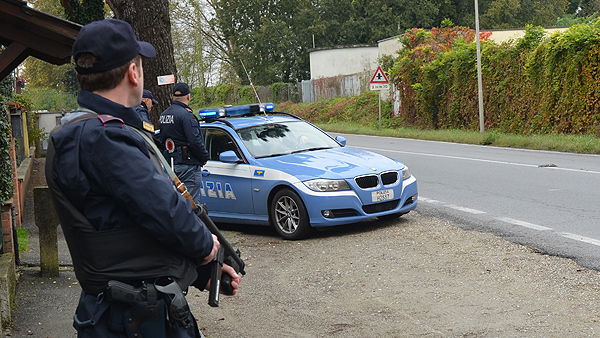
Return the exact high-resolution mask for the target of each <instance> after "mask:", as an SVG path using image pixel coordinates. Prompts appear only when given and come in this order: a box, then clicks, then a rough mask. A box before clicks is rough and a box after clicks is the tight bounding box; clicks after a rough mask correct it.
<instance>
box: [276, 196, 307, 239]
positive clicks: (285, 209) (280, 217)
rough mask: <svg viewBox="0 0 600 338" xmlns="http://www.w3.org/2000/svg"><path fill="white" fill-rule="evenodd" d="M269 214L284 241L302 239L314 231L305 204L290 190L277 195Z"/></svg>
mask: <svg viewBox="0 0 600 338" xmlns="http://www.w3.org/2000/svg"><path fill="white" fill-rule="evenodd" d="M269 213H270V217H269V220H270V222H271V225H273V227H274V228H275V230H276V231H277V233H279V235H280V236H281V237H283V238H284V239H289V240H296V239H302V238H305V237H306V236H308V235H309V234H310V232H311V230H312V228H311V227H310V222H309V221H308V213H307V212H306V208H305V207H304V203H302V200H301V199H300V197H299V196H298V194H296V193H295V192H293V191H292V190H290V189H282V190H279V191H278V192H277V193H275V196H273V200H272V201H271V207H270V209H269Z"/></svg>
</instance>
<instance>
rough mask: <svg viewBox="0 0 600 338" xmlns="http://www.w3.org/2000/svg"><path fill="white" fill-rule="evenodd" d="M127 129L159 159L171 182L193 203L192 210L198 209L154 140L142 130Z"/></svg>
mask: <svg viewBox="0 0 600 338" xmlns="http://www.w3.org/2000/svg"><path fill="white" fill-rule="evenodd" d="M127 127H129V129H131V130H133V131H135V132H136V133H138V134H139V135H140V136H141V137H142V138H143V139H144V141H145V142H146V144H147V145H148V147H149V148H150V149H151V151H152V152H153V153H154V154H155V155H156V158H158V160H159V161H160V164H161V166H162V167H163V170H164V171H165V172H166V174H167V175H168V176H169V178H170V179H171V181H173V183H174V184H175V187H176V188H177V191H179V192H180V193H181V194H182V195H183V197H185V198H187V199H188V200H189V201H190V202H191V203H192V209H197V208H198V205H196V203H195V202H194V200H193V199H192V196H191V195H190V194H189V192H188V191H187V188H185V185H183V183H181V181H180V180H179V178H178V177H177V175H176V174H175V172H173V169H172V168H171V166H169V163H167V160H166V159H165V157H164V156H163V154H162V152H161V151H160V150H159V149H158V147H157V146H156V144H155V143H154V140H152V139H151V138H150V136H148V134H146V133H145V132H144V131H141V130H139V129H137V128H134V127H131V126H127Z"/></svg>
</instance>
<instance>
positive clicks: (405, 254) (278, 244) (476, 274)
mask: <svg viewBox="0 0 600 338" xmlns="http://www.w3.org/2000/svg"><path fill="white" fill-rule="evenodd" d="M26 226H27V225H26ZM29 226H31V225H29ZM224 233H225V234H226V236H227V237H228V238H229V240H230V242H232V244H233V245H234V246H236V247H238V248H239V249H240V250H241V251H242V257H243V258H244V260H245V262H246V264H247V267H246V271H247V275H246V276H245V277H244V279H243V282H242V289H241V292H240V294H239V295H238V296H236V297H223V298H222V299H221V306H220V307H219V308H211V307H209V306H208V305H207V300H208V295H207V293H206V292H198V291H192V292H191V293H190V295H189V296H188V302H189V303H190V306H191V308H192V310H193V312H194V314H195V315H196V317H197V318H198V322H199V326H200V327H201V328H202V331H203V332H204V334H205V335H206V336H207V337H323V336H334V337H336V336H337V337H342V336H343V337H408V336H411V337H412V336H425V337H498V336H503V337H505V336H509V337H525V336H526V337H588V336H599V335H600V309H599V306H598V304H600V303H599V300H600V299H599V298H600V283H599V281H600V273H599V272H597V271H593V270H589V269H585V268H582V267H581V266H579V265H577V264H576V263H575V262H573V261H571V260H568V259H564V258H558V257H553V256H548V255H543V254H540V253H538V252H537V251H536V250H534V249H531V248H527V247H524V246H521V245H517V244H513V243H510V242H507V241H506V240H504V239H501V238H499V237H497V236H495V235H493V234H488V233H481V232H477V231H468V230H463V229H461V228H460V227H458V226H457V224H454V223H450V222H448V221H445V220H442V219H439V218H434V217H430V216H428V215H426V214H422V213H420V212H419V211H418V209H417V211H416V212H411V213H410V214H408V215H405V216H403V217H402V218H401V219H399V220H398V221H390V222H378V221H373V222H367V223H361V224H356V225H351V226H344V227H338V228H335V229H329V230H327V231H321V232H318V233H316V234H315V235H314V236H313V237H311V238H310V239H307V240H303V241H293V242H292V241H284V240H281V239H280V238H278V237H277V236H276V235H275V234H274V232H272V231H271V230H269V229H265V228H260V227H244V226H228V227H226V230H225V231H224ZM33 237H34V238H33V239H32V240H33V242H34V243H35V233H33ZM61 241H64V240H62V239H61ZM59 248H61V249H60V250H65V249H64V242H63V243H62V244H60V245H59ZM36 255H39V254H37V253H36V248H35V246H33V247H31V248H30V250H29V252H27V253H26V254H25V255H23V258H24V259H25V260H26V261H29V263H28V264H29V265H31V266H30V267H22V268H21V278H20V280H19V283H18V286H17V287H18V290H17V292H18V296H17V297H18V299H17V308H16V310H15V314H14V323H13V329H12V332H7V335H10V336H12V337H32V336H33V337H71V336H74V331H73V329H72V327H71V322H72V315H73V312H74V309H75V306H76V301H77V297H78V294H79V292H80V289H79V287H78V285H77V282H76V280H75V278H74V274H73V272H72V270H71V268H69V267H68V266H67V267H65V268H64V269H63V270H62V271H61V274H60V277H58V278H42V277H40V276H39V274H38V272H39V268H38V267H36V266H35V265H36V264H35V263H36V259H37V258H36ZM60 257H61V259H60V260H61V263H63V261H64V260H68V259H69V257H68V253H65V252H63V251H61V253H60ZM64 257H66V258H64ZM66 264H68V263H66Z"/></svg>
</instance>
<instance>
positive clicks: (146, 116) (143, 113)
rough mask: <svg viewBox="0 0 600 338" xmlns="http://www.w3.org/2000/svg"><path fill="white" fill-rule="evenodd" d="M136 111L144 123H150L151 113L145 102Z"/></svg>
mask: <svg viewBox="0 0 600 338" xmlns="http://www.w3.org/2000/svg"><path fill="white" fill-rule="evenodd" d="M135 111H136V113H137V114H138V116H139V117H140V119H142V121H146V122H150V113H149V112H148V107H146V104H145V103H144V102H142V103H140V105H139V106H136V107H135Z"/></svg>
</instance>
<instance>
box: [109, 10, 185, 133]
mask: <svg viewBox="0 0 600 338" xmlns="http://www.w3.org/2000/svg"><path fill="white" fill-rule="evenodd" d="M106 3H107V4H108V6H109V7H110V8H111V10H112V11H113V13H114V14H115V17H116V18H118V19H121V20H124V21H127V22H129V24H131V26H132V27H133V30H134V31H135V34H136V35H137V38H138V40H142V41H147V42H150V43H151V44H152V45H154V48H156V57H155V58H153V59H149V58H143V68H144V87H145V89H149V90H150V91H152V93H153V94H154V97H155V98H156V100H157V101H158V104H157V105H155V106H154V107H153V108H152V111H151V112H150V120H151V121H152V122H153V123H154V124H155V125H157V124H158V123H157V122H158V117H159V116H160V113H161V112H162V111H163V110H165V109H166V108H167V107H168V106H169V105H170V104H171V90H172V88H173V85H163V86H159V85H158V80H157V76H161V75H169V74H174V75H177V68H176V66H175V58H174V57H173V42H172V41H171V18H170V17H169V1H168V0H106Z"/></svg>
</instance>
